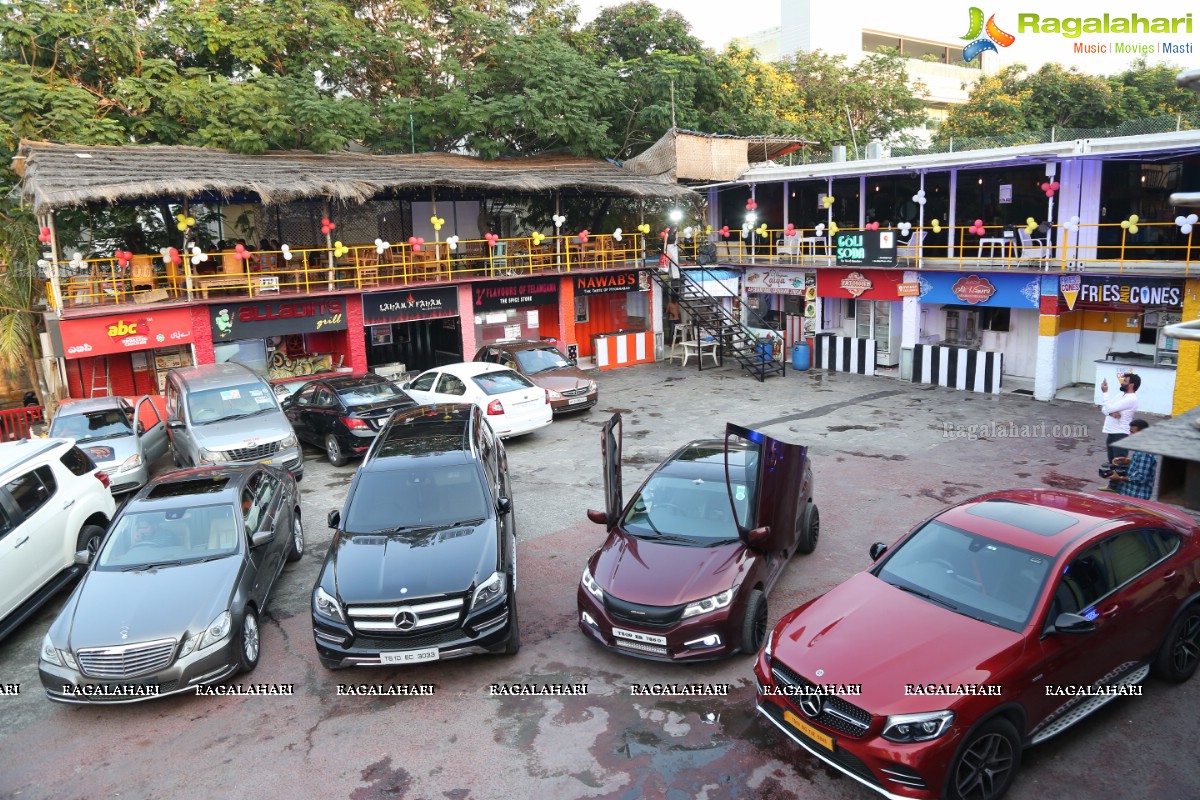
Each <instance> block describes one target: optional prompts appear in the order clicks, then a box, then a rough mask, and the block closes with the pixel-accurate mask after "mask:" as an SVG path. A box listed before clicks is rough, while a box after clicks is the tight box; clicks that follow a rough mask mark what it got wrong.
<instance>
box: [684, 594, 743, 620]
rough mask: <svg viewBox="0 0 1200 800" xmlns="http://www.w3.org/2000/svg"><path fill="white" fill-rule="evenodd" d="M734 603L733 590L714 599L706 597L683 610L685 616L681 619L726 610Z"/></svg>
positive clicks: (713, 597) (715, 595)
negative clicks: (721, 609)
mask: <svg viewBox="0 0 1200 800" xmlns="http://www.w3.org/2000/svg"><path fill="white" fill-rule="evenodd" d="M732 602H733V589H726V590H725V591H723V592H721V593H720V594H714V595H713V596H712V597H706V598H704V599H703V600H697V601H696V602H694V603H688V604H687V608H685V609H684V610H683V616H682V617H680V619H687V618H688V617H696V616H699V615H700V614H707V613H708V612H710V611H716V610H717V609H720V608H726V607H728V606H729V604H730V603H732Z"/></svg>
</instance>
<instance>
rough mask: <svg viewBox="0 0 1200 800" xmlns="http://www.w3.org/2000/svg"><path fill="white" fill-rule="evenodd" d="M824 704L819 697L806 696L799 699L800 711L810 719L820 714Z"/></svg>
mask: <svg viewBox="0 0 1200 800" xmlns="http://www.w3.org/2000/svg"><path fill="white" fill-rule="evenodd" d="M824 706H825V703H824V701H823V700H822V699H821V697H820V695H815V694H806V695H804V696H802V697H801V698H800V710H801V711H803V712H804V713H805V714H807V715H808V716H810V717H814V718H815V717H816V716H817V715H818V714H820V713H821V709H822V708H824Z"/></svg>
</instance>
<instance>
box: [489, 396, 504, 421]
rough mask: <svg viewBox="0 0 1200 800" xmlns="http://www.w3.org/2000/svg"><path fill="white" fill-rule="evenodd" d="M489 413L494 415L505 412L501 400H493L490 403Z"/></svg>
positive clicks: (490, 415)
mask: <svg viewBox="0 0 1200 800" xmlns="http://www.w3.org/2000/svg"><path fill="white" fill-rule="evenodd" d="M487 413H488V416H489V417H494V416H496V415H497V414H503V413H504V404H503V403H501V402H500V401H499V400H493V401H492V402H490V403H488V412H487Z"/></svg>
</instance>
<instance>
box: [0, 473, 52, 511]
mask: <svg viewBox="0 0 1200 800" xmlns="http://www.w3.org/2000/svg"><path fill="white" fill-rule="evenodd" d="M4 488H5V489H7V490H8V493H9V494H10V495H12V498H13V500H14V501H15V502H16V504H17V507H18V508H20V509H21V512H22V513H24V514H25V516H26V517H30V516H32V515H33V512H35V511H37V510H38V509H39V508H41V507H42V506H43V505H45V503H46V501H47V500H49V499H50V496H51V495H52V494H54V490H55V489H56V488H57V484H56V483H55V481H54V474H53V473H52V472H51V471H50V467H44V466H43V467H38V468H37V469H35V470H34V471H33V472H26V473H25V474H24V475H22V476H20V477H19V478H17V479H16V480H13V481H10V482H9V483H8V484H6V485H5V487H4Z"/></svg>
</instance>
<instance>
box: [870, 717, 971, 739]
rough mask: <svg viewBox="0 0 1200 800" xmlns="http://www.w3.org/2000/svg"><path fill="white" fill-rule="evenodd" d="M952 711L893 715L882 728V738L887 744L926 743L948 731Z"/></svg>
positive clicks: (952, 719)
mask: <svg viewBox="0 0 1200 800" xmlns="http://www.w3.org/2000/svg"><path fill="white" fill-rule="evenodd" d="M952 722H954V712H953V711H928V712H926V713H924V714H895V715H893V716H890V717H888V718H887V724H886V725H884V726H883V738H885V739H887V740H888V741H889V742H898V743H900V744H908V743H909V742H928V741H929V740H930V739H936V738H938V737H939V736H941V735H942V734H943V733H945V732H946V731H948V730H949V729H950V723H952Z"/></svg>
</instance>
